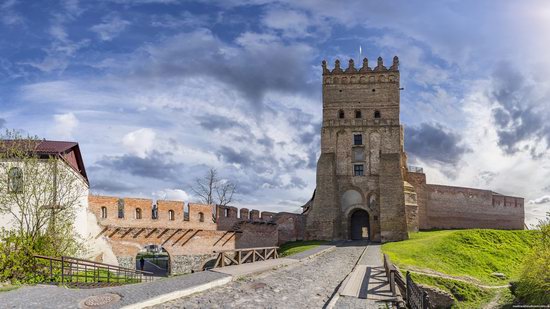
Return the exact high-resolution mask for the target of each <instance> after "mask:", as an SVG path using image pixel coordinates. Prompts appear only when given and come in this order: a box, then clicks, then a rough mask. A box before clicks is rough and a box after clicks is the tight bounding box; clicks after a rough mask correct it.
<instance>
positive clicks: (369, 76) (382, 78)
mask: <svg viewBox="0 0 550 309" xmlns="http://www.w3.org/2000/svg"><path fill="white" fill-rule="evenodd" d="M322 67H323V83H324V84H357V83H359V84H364V83H373V82H396V81H398V80H399V78H398V75H399V58H398V57H397V56H395V57H393V62H392V65H391V66H390V67H389V68H387V67H385V66H384V61H383V59H382V57H378V61H377V65H376V67H374V69H372V68H371V67H369V60H368V59H367V58H364V59H363V66H362V67H361V68H359V69H356V68H355V63H354V61H353V59H350V60H349V61H348V67H347V69H345V70H342V68H341V67H340V60H338V59H337V60H336V61H335V62H334V69H332V70H329V69H328V68H327V62H326V60H323V62H322ZM373 73H394V74H389V75H386V74H373ZM348 75H349V77H348ZM375 75H377V76H375Z"/></svg>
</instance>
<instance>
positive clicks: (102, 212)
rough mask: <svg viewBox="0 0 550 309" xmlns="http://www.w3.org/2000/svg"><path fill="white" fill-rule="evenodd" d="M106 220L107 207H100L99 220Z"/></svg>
mask: <svg viewBox="0 0 550 309" xmlns="http://www.w3.org/2000/svg"><path fill="white" fill-rule="evenodd" d="M105 218H107V207H105V206H102V207H101V219H105Z"/></svg>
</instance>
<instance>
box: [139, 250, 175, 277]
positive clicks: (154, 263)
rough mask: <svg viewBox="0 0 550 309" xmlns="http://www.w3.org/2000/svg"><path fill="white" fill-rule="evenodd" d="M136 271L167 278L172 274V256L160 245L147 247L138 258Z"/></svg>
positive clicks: (140, 252)
mask: <svg viewBox="0 0 550 309" xmlns="http://www.w3.org/2000/svg"><path fill="white" fill-rule="evenodd" d="M142 258H143V260H142ZM142 265H143V269H142ZM136 269H137V270H144V271H148V272H152V273H153V276H158V277H167V276H168V275H169V274H170V255H169V254H168V252H167V251H166V250H165V249H164V248H163V247H161V246H159V245H146V246H145V247H143V249H141V250H140V251H139V252H138V254H137V256H136Z"/></svg>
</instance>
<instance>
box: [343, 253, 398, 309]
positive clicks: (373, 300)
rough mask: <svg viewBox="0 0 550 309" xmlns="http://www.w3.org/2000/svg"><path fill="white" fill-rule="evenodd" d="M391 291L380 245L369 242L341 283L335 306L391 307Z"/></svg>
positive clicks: (351, 308)
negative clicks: (351, 270) (355, 264)
mask: <svg viewBox="0 0 550 309" xmlns="http://www.w3.org/2000/svg"><path fill="white" fill-rule="evenodd" d="M394 300H396V299H395V297H392V293H391V290H390V287H389V284H388V282H387V278H386V273H385V270H384V259H383V257H382V250H381V245H380V244H376V243H371V244H369V245H368V247H367V250H366V251H365V254H363V255H362V256H361V259H360V260H359V262H358V263H357V266H355V268H354V270H353V272H352V273H351V274H350V276H349V277H348V279H347V280H346V282H344V283H343V287H342V289H341V293H340V297H339V298H338V300H337V301H336V304H335V306H334V307H335V308H339V309H354V308H392V305H393V301H394Z"/></svg>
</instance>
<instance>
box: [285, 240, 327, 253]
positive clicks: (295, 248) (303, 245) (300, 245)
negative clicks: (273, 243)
mask: <svg viewBox="0 0 550 309" xmlns="http://www.w3.org/2000/svg"><path fill="white" fill-rule="evenodd" d="M326 243H327V242H326V241H323V240H309V241H291V242H287V243H284V244H282V245H281V246H280V247H279V256H280V257H283V256H289V255H292V254H296V253H300V252H303V251H306V250H309V249H312V248H315V247H317V246H320V245H324V244H326Z"/></svg>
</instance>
